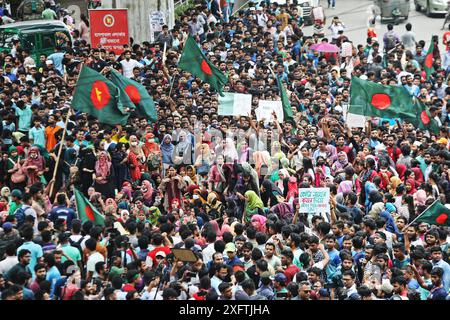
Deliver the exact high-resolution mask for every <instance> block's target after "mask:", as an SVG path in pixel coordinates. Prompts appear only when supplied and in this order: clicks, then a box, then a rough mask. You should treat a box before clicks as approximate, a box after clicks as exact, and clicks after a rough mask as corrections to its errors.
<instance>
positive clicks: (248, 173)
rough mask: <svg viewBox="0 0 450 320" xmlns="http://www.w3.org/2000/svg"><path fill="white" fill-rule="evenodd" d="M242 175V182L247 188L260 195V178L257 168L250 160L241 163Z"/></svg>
mask: <svg viewBox="0 0 450 320" xmlns="http://www.w3.org/2000/svg"><path fill="white" fill-rule="evenodd" d="M241 168H242V177H241V179H242V180H241V183H242V184H243V185H244V186H245V187H246V188H247V189H246V191H247V190H253V191H255V192H256V194H258V196H259V178H258V173H256V170H255V169H253V168H252V166H251V165H250V164H249V163H248V162H244V163H242V164H241Z"/></svg>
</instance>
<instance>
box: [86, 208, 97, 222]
mask: <svg viewBox="0 0 450 320" xmlns="http://www.w3.org/2000/svg"><path fill="white" fill-rule="evenodd" d="M84 212H86V217H88V219H89V220H91V221H95V215H94V211H93V210H92V208H91V206H86V207H84Z"/></svg>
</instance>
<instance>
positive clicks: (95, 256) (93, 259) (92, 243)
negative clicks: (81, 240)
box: [85, 238, 105, 281]
mask: <svg viewBox="0 0 450 320" xmlns="http://www.w3.org/2000/svg"><path fill="white" fill-rule="evenodd" d="M85 245H86V248H87V249H88V250H89V257H88V260H87V263H86V270H87V277H86V280H88V281H90V280H91V279H93V278H95V277H98V274H97V271H95V265H96V264H97V262H105V258H104V257H103V255H102V254H101V253H99V252H97V251H96V247H97V240H95V239H93V238H89V239H88V240H86V242H85Z"/></svg>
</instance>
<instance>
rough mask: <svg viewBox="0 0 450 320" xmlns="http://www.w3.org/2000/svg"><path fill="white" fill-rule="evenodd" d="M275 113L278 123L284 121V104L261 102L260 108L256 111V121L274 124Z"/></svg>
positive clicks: (268, 101) (279, 102)
mask: <svg viewBox="0 0 450 320" xmlns="http://www.w3.org/2000/svg"><path fill="white" fill-rule="evenodd" d="M274 111H275V113H276V115H277V118H278V122H279V123H281V122H283V121H284V114H283V103H282V102H281V101H270V100H259V105H258V108H256V109H255V113H256V119H257V120H258V121H261V120H263V119H264V122H266V123H269V122H273V115H272V113H273V112H274Z"/></svg>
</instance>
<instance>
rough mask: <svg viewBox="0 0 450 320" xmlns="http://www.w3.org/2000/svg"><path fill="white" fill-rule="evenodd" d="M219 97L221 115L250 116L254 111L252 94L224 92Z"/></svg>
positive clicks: (219, 112)
mask: <svg viewBox="0 0 450 320" xmlns="http://www.w3.org/2000/svg"><path fill="white" fill-rule="evenodd" d="M223 94H224V96H223V97H219V110H218V114H219V115H221V116H225V115H226V116H248V114H249V113H251V112H252V95H251V94H242V93H230V92H224V93H223Z"/></svg>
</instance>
